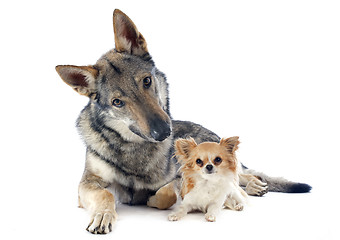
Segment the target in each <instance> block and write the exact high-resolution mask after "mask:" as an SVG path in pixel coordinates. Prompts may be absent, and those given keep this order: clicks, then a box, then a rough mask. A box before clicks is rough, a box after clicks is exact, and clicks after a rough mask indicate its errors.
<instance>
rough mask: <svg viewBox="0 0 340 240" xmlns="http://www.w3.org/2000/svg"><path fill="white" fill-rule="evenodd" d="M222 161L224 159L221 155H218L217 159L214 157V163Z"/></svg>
mask: <svg viewBox="0 0 340 240" xmlns="http://www.w3.org/2000/svg"><path fill="white" fill-rule="evenodd" d="M221 162H222V159H221V158H220V157H216V158H215V159H214V163H215V164H220V163H221Z"/></svg>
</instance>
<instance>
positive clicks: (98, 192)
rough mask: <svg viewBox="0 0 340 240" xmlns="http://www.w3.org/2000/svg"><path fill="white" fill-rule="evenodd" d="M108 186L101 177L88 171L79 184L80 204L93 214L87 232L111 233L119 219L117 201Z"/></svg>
mask: <svg viewBox="0 0 340 240" xmlns="http://www.w3.org/2000/svg"><path fill="white" fill-rule="evenodd" d="M107 186H108V184H107V183H105V182H103V180H102V179H101V178H100V177H98V176H95V175H93V174H91V173H89V172H86V171H85V173H84V175H83V178H82V180H81V182H80V184H79V204H80V206H82V207H84V208H85V209H87V210H88V211H89V212H90V214H91V222H90V224H89V226H88V227H87V229H86V230H87V231H89V232H91V233H94V234H105V233H109V232H111V231H112V225H113V224H114V222H115V221H116V219H117V213H116V210H115V208H116V207H115V199H114V197H113V195H112V193H110V192H109V191H108V190H107V189H105V187H107Z"/></svg>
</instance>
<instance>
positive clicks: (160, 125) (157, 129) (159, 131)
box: [150, 119, 171, 142]
mask: <svg viewBox="0 0 340 240" xmlns="http://www.w3.org/2000/svg"><path fill="white" fill-rule="evenodd" d="M150 134H151V137H152V138H153V139H155V140H156V141H158V142H161V141H163V140H164V139H166V138H167V137H169V136H170V134H171V128H170V124H169V123H167V122H165V121H163V120H158V119H155V120H152V121H150Z"/></svg>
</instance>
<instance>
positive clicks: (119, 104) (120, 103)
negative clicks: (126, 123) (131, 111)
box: [112, 98, 124, 108]
mask: <svg viewBox="0 0 340 240" xmlns="http://www.w3.org/2000/svg"><path fill="white" fill-rule="evenodd" d="M112 105H113V106H115V107H117V108H121V107H123V106H124V102H123V101H122V100H120V99H118V98H115V99H113V101H112Z"/></svg>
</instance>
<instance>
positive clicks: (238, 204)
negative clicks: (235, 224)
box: [223, 186, 248, 211]
mask: <svg viewBox="0 0 340 240" xmlns="http://www.w3.org/2000/svg"><path fill="white" fill-rule="evenodd" d="M247 198H248V194H247V193H246V192H245V191H244V190H243V189H242V188H241V187H240V186H237V189H236V190H235V192H234V193H233V194H232V195H230V196H228V197H227V199H226V200H225V202H224V205H223V206H224V207H226V208H229V209H232V210H235V211H242V210H243V207H244V204H245V203H246V202H247Z"/></svg>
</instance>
